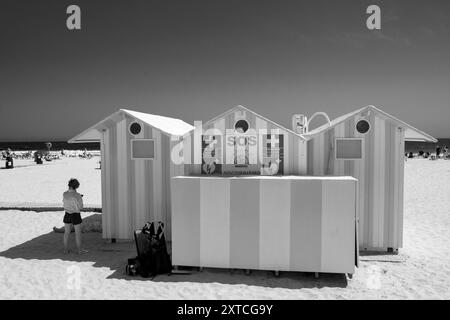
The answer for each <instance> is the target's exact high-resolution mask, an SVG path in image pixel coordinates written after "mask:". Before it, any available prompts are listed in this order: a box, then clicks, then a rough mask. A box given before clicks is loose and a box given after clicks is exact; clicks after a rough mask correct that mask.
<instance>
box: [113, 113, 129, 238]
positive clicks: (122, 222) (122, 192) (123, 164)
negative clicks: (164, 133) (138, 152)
mask: <svg viewBox="0 0 450 320" xmlns="http://www.w3.org/2000/svg"><path fill="white" fill-rule="evenodd" d="M126 124H127V123H126V120H125V119H124V120H121V121H119V122H118V123H117V133H116V134H117V179H118V184H117V190H118V195H117V196H118V197H117V200H118V216H117V218H118V224H117V227H118V229H119V230H118V237H119V238H121V239H127V238H128V237H129V223H130V221H129V218H130V217H129V215H130V212H129V206H128V200H129V199H128V192H129V186H128V161H127V160H128V157H129V154H127V140H128V139H127V127H126Z"/></svg>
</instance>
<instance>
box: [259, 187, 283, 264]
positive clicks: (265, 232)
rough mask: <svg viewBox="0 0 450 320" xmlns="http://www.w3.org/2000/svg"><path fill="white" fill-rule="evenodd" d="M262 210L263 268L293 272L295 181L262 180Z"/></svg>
mask: <svg viewBox="0 0 450 320" xmlns="http://www.w3.org/2000/svg"><path fill="white" fill-rule="evenodd" d="M259 211H260V217H259V236H260V239H259V267H260V268H262V269H268V270H289V269H290V253H291V252H290V250H291V248H290V240H291V239H290V237H291V235H290V223H291V219H290V218H291V182H290V181H289V180H282V179H279V180H276V181H271V180H261V181H260V198H259ZM274 212H276V213H277V214H276V215H274V214H273V213H274Z"/></svg>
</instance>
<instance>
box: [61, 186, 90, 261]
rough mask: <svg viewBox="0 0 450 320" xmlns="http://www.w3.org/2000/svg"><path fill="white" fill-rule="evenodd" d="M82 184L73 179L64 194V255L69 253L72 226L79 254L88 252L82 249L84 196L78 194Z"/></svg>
mask: <svg viewBox="0 0 450 320" xmlns="http://www.w3.org/2000/svg"><path fill="white" fill-rule="evenodd" d="M79 186H80V183H79V182H78V180H77V179H75V178H72V179H70V180H69V183H68V187H69V190H67V191H66V192H64V193H63V206H64V211H65V215H64V219H63V222H64V231H65V232H64V253H68V252H69V247H68V245H69V236H70V232H71V228H72V226H73V227H74V229H75V241H76V245H77V250H78V253H80V254H81V253H84V252H87V250H84V249H82V247H81V223H82V222H83V220H82V219H81V210H82V209H83V195H82V194H80V193H78V192H77V189H78V188H79Z"/></svg>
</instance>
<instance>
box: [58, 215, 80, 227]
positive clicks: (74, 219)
mask: <svg viewBox="0 0 450 320" xmlns="http://www.w3.org/2000/svg"><path fill="white" fill-rule="evenodd" d="M82 221H83V220H81V214H80V213H79V212H76V213H67V212H66V214H65V215H64V219H63V222H64V223H71V224H73V225H74V226H76V225H77V224H80V223H81V222H82Z"/></svg>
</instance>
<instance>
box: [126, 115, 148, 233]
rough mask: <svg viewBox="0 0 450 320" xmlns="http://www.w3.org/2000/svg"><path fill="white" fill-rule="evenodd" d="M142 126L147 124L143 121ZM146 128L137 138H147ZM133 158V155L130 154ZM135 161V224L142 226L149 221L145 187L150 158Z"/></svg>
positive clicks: (136, 226)
mask: <svg viewBox="0 0 450 320" xmlns="http://www.w3.org/2000/svg"><path fill="white" fill-rule="evenodd" d="M141 126H142V128H144V127H145V126H144V125H143V124H142V123H141ZM144 131H145V129H144V130H142V131H141V132H140V133H139V134H138V135H136V136H135V138H136V139H143V138H145V134H144ZM130 158H131V155H130ZM133 161H134V177H133V178H134V189H135V193H134V196H135V202H136V203H135V212H134V215H135V224H134V228H135V229H138V228H142V226H143V225H144V224H145V223H146V222H147V221H146V219H145V218H146V217H145V212H146V206H145V202H146V200H145V198H146V196H147V193H146V188H145V163H146V162H147V161H148V160H133Z"/></svg>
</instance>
